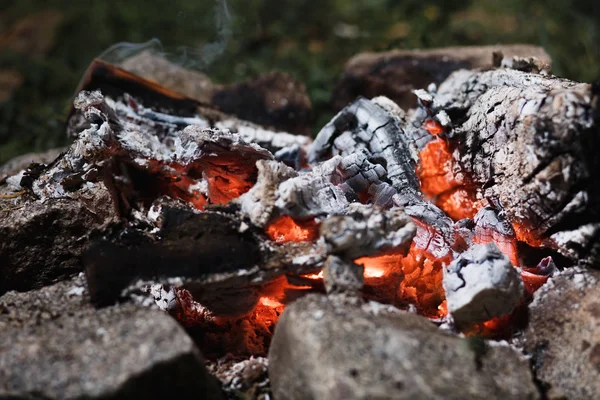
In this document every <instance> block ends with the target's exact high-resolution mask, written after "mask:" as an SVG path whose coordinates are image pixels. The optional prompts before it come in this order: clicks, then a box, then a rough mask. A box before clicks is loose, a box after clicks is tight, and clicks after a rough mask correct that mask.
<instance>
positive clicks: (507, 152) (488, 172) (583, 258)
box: [433, 68, 600, 265]
mask: <svg viewBox="0 0 600 400" xmlns="http://www.w3.org/2000/svg"><path fill="white" fill-rule="evenodd" d="M434 97H435V99H434V101H433V109H435V110H445V111H446V112H447V113H448V115H449V116H450V117H451V119H452V124H453V126H454V128H453V129H452V130H451V131H450V132H449V135H450V136H452V137H453V139H451V140H452V141H453V142H452V143H455V144H456V151H455V152H454V153H453V154H454V157H455V159H456V161H457V163H458V165H459V166H460V168H461V169H462V171H463V172H464V173H465V174H467V176H468V177H469V178H470V179H471V180H472V181H473V183H474V184H475V185H476V186H477V187H478V188H479V189H480V192H481V195H482V196H483V197H484V198H488V199H492V200H493V201H494V202H497V203H498V204H500V205H501V207H502V208H503V209H504V212H505V213H506V216H507V219H508V221H509V222H510V223H512V224H513V226H514V228H515V231H516V234H517V237H518V239H519V240H521V241H525V242H528V243H529V244H531V245H536V246H539V245H543V246H547V247H550V248H553V249H556V250H558V251H559V252H560V253H561V254H562V255H564V256H566V257H569V258H570V259H571V260H572V261H573V262H580V263H583V264H588V265H596V264H597V263H598V261H599V260H600V256H599V254H600V247H599V246H600V245H599V244H598V243H600V242H598V241H597V240H596V238H597V237H598V235H600V224H599V223H598V222H597V221H598V215H597V214H598V213H597V210H598V205H599V203H600V189H599V188H598V185H594V184H592V182H594V181H595V179H597V174H598V172H597V171H599V168H598V167H599V166H600V164H599V162H600V161H599V160H600V158H598V157H597V156H596V154H595V149H596V148H598V145H599V139H598V138H599V137H600V136H598V123H597V115H598V94H597V93H596V92H595V91H594V89H593V87H592V85H589V84H584V83H577V82H572V81H568V80H565V79H560V78H556V77H552V76H545V75H540V74H535V73H526V72H522V71H518V70H514V69H506V68H499V69H494V70H490V71H483V72H480V71H458V72H455V73H454V74H452V75H450V76H449V77H448V79H447V80H446V81H445V82H444V83H442V84H441V85H440V87H439V89H438V91H437V94H435V96H434Z"/></svg>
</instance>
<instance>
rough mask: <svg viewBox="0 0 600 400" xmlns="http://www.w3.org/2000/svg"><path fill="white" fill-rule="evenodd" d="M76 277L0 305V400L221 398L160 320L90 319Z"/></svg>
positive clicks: (157, 316)
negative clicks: (40, 399)
mask: <svg viewBox="0 0 600 400" xmlns="http://www.w3.org/2000/svg"><path fill="white" fill-rule="evenodd" d="M85 296H86V294H85V286H84V285H83V282H82V278H80V277H78V278H76V279H74V280H72V281H69V282H61V283H58V284H57V285H54V286H53V287H47V288H43V289H41V290H38V291H32V292H28V293H15V292H9V293H7V294H5V295H4V296H2V297H0V330H1V331H2V334H0V398H11V399H25V398H27V399H31V398H44V399H82V398H86V399H124V398H147V399H162V398H168V397H170V396H171V395H172V394H174V393H176V394H177V396H178V398H210V399H219V398H221V391H220V389H219V388H218V386H217V385H216V384H215V382H214V381H213V380H212V378H211V377H210V376H209V375H208V374H207V371H206V369H205V366H204V360H203V358H202V356H201V354H200V352H199V351H198V349H197V348H196V347H195V345H194V343H193V342H192V340H191V339H190V338H189V337H188V336H187V335H186V334H185V332H184V331H183V329H182V328H181V327H180V326H179V325H178V324H177V323H176V322H175V321H174V320H173V319H171V317H169V316H168V315H167V314H165V313H163V312H161V311H156V310H147V309H139V308H136V307H133V306H131V305H119V306H115V307H111V308H105V309H102V310H99V311H95V310H94V309H93V308H91V307H90V306H89V304H87V303H86V301H85V300H84V298H85Z"/></svg>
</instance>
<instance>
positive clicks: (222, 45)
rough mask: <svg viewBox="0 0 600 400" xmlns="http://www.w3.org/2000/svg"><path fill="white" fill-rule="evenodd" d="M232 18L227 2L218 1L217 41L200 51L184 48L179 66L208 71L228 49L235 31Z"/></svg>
mask: <svg viewBox="0 0 600 400" xmlns="http://www.w3.org/2000/svg"><path fill="white" fill-rule="evenodd" d="M231 25H232V17H231V13H230V12H229V8H228V6H227V1H226V0H216V6H215V28H216V40H215V41H214V42H211V43H207V44H205V45H203V46H201V47H200V48H198V49H194V48H190V47H187V46H186V47H182V48H180V50H181V51H182V55H181V58H180V59H179V62H178V63H179V64H180V65H182V66H184V67H186V68H193V69H201V70H204V69H206V68H207V67H208V66H209V65H210V64H212V63H213V62H214V61H215V60H217V59H218V58H219V57H220V56H221V55H222V54H223V53H224V52H225V49H226V48H227V45H228V44H229V41H230V40H231V37H232V36H233V30H232V29H231Z"/></svg>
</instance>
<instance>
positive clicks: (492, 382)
mask: <svg viewBox="0 0 600 400" xmlns="http://www.w3.org/2000/svg"><path fill="white" fill-rule="evenodd" d="M390 308H391V307H389V306H388V307H386V306H383V305H381V304H378V303H367V304H365V305H364V306H362V307H356V306H354V307H353V306H350V305H348V304H347V303H343V302H338V301H337V298H335V299H327V298H325V297H322V296H315V295H309V296H306V297H304V298H302V299H300V300H298V301H296V302H295V303H293V304H292V305H290V306H288V307H287V308H286V310H285V312H284V313H283V315H282V317H281V319H280V320H279V322H278V324H277V327H276V329H275V335H274V337H273V341H272V343H271V348H270V351H269V376H270V379H271V385H272V386H271V387H272V390H273V395H274V397H275V398H276V399H291V400H293V399H345V400H346V399H392V398H393V399H482V398H485V399H490V400H491V399H537V398H539V394H538V392H537V389H536V387H535V385H534V383H533V378H532V374H531V371H530V369H529V363H528V361H527V360H526V359H525V358H524V357H522V356H521V355H520V354H518V353H517V352H516V351H514V350H513V349H512V348H510V347H509V346H502V345H498V344H493V343H489V344H487V343H485V342H482V341H479V342H478V341H474V340H468V339H462V338H459V337H456V336H453V335H451V334H448V333H445V332H442V331H440V330H438V329H437V328H436V327H435V326H434V325H433V324H431V323H430V322H429V321H428V320H426V319H425V318H423V317H420V316H417V315H414V314H408V313H401V312H399V311H396V312H392V311H391V310H390ZM474 344H475V345H474Z"/></svg>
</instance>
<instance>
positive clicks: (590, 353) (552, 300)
mask: <svg viewBox="0 0 600 400" xmlns="http://www.w3.org/2000/svg"><path fill="white" fill-rule="evenodd" d="M520 342H521V343H520V344H521V345H523V347H524V349H525V351H526V352H527V353H528V354H529V355H531V356H532V361H533V367H534V372H535V374H536V377H537V379H538V380H539V381H540V383H541V385H542V387H543V388H544V389H545V390H547V393H546V394H547V398H549V399H565V398H569V399H597V398H600V272H598V271H593V270H583V269H579V268H575V269H569V270H566V271H563V272H562V273H560V274H559V275H555V276H553V277H552V278H550V279H549V280H548V282H547V283H546V284H545V285H544V286H542V287H541V288H540V289H539V290H538V291H537V292H536V294H535V297H534V300H533V302H532V303H531V304H530V306H529V325H528V327H527V328H526V330H525V332H524V335H523V336H522V337H521V338H520Z"/></svg>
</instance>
